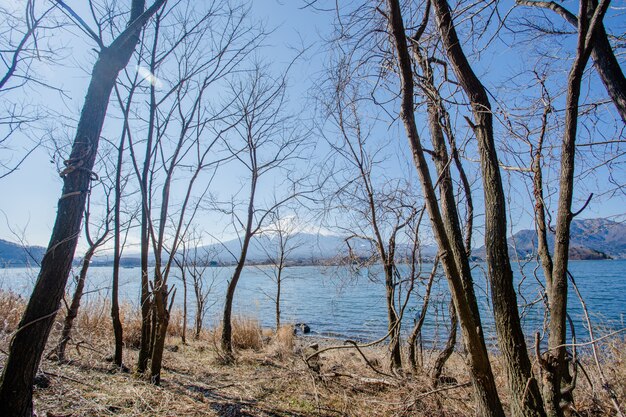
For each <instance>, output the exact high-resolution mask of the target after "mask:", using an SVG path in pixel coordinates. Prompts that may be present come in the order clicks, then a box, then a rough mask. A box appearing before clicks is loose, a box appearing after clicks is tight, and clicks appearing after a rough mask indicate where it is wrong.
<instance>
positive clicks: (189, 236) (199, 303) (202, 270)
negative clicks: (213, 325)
mask: <svg viewBox="0 0 626 417" xmlns="http://www.w3.org/2000/svg"><path fill="white" fill-rule="evenodd" d="M201 244H202V239H201V235H200V233H199V232H197V229H196V228H193V227H192V228H189V229H188V230H187V233H186V234H185V236H184V238H183V239H182V241H181V248H180V251H179V256H176V257H175V258H174V261H175V262H176V265H177V266H178V268H179V270H180V275H181V280H182V281H183V286H184V287H183V288H184V293H185V295H184V296H183V297H184V298H183V299H184V304H183V311H184V313H183V326H184V327H183V343H185V334H186V327H187V301H186V300H187V296H186V294H187V289H186V288H187V283H188V282H189V281H190V283H191V285H192V286H193V295H194V301H195V306H196V308H195V312H194V326H193V338H194V339H195V340H198V339H199V338H200V332H201V331H202V323H203V321H204V318H205V316H206V313H207V310H208V308H209V307H211V305H213V304H214V303H212V304H210V305H209V304H208V303H207V301H208V299H209V295H211V294H212V293H213V286H214V284H215V274H214V273H208V268H209V267H210V266H211V264H212V262H215V261H214V259H215V253H213V251H211V250H210V249H209V247H206V246H201ZM209 275H210V278H209Z"/></svg>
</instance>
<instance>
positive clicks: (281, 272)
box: [276, 257, 283, 333]
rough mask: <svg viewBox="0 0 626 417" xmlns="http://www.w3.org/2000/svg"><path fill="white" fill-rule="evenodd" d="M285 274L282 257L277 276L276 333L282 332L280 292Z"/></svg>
mask: <svg viewBox="0 0 626 417" xmlns="http://www.w3.org/2000/svg"><path fill="white" fill-rule="evenodd" d="M282 274H283V261H282V257H281V261H280V265H279V266H278V275H276V333H278V330H280V290H281V288H280V287H281V284H282V281H281V280H282Z"/></svg>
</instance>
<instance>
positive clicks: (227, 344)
mask: <svg viewBox="0 0 626 417" xmlns="http://www.w3.org/2000/svg"><path fill="white" fill-rule="evenodd" d="M251 201H252V200H251ZM252 207H253V205H252V204H251V205H250V210H249V214H250V215H249V222H248V229H247V231H246V236H245V237H244V240H243V245H242V249H241V255H240V257H239V261H238V262H237V266H236V268H235V271H234V272H233V276H232V278H231V279H230V281H228V288H227V289H226V299H225V300H224V315H223V317H222V338H221V348H222V351H223V353H224V355H225V358H226V360H227V361H230V360H232V359H233V327H232V311H233V300H234V299H235V289H236V288H237V283H238V282H239V278H240V277H241V271H243V267H244V265H245V263H246V255H247V253H248V244H249V243H250V238H251V237H252V236H251V234H250V233H249V230H251V225H252V215H253V209H252Z"/></svg>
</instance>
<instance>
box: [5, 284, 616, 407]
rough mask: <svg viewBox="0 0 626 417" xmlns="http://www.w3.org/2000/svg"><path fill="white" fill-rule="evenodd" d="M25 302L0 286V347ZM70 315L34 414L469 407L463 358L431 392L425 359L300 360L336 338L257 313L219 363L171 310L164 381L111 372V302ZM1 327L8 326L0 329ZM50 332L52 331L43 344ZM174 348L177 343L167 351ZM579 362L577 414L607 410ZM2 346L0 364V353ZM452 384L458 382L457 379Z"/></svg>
mask: <svg viewBox="0 0 626 417" xmlns="http://www.w3.org/2000/svg"><path fill="white" fill-rule="evenodd" d="M23 305H24V300H23V299H19V298H18V297H15V296H14V295H11V294H7V293H0V318H1V319H2V322H3V323H6V324H5V325H4V327H3V328H2V329H4V330H3V331H2V332H1V335H2V337H1V338H0V352H6V350H7V347H8V340H9V338H10V333H7V332H6V331H10V330H11V329H13V330H14V329H15V328H16V326H17V323H18V321H19V316H20V314H21V310H22V308H23ZM83 307H84V310H83V311H82V313H81V314H80V316H79V319H78V320H77V328H76V336H75V339H74V344H70V349H69V350H70V351H71V352H70V351H68V355H69V356H70V357H71V359H72V360H71V361H70V362H69V363H66V364H59V363H57V362H54V361H48V360H45V359H44V360H43V361H42V363H41V368H40V369H41V371H43V372H45V373H46V374H47V375H48V377H49V379H50V386H49V387H47V388H36V389H35V397H34V403H35V408H36V409H37V411H38V415H39V416H46V415H48V416H70V415H71V416H72V417H79V416H120V417H138V416H159V417H160V416H296V417H304V416H324V417H326V416H328V417H330V416H338V415H339V416H356V417H360V416H363V417H365V416H367V417H370V416H409V415H410V416H424V417H425V416H433V417H435V416H442V417H443V416H446V417H450V416H468V415H471V414H472V413H473V401H472V395H473V392H472V388H471V387H470V386H468V385H465V384H464V383H466V382H468V381H469V377H468V375H467V371H466V367H465V365H464V361H463V357H462V356H461V354H459V353H455V354H454V355H453V356H452V358H451V359H450V361H449V363H448V365H447V367H446V370H445V372H444V373H445V375H446V376H448V377H450V378H454V379H455V380H456V381H457V384H455V383H454V380H452V379H451V381H452V382H451V385H447V386H443V387H442V388H443V389H444V390H442V391H437V392H433V388H432V385H431V381H430V379H429V377H428V372H429V371H430V366H431V363H432V358H431V357H429V356H428V355H426V357H425V364H424V369H423V370H422V371H421V372H418V373H417V374H416V375H405V376H397V375H396V376H391V375H381V374H379V373H377V372H375V371H373V370H372V369H370V368H369V367H368V366H366V365H365V362H364V360H363V358H362V357H361V355H360V354H359V353H358V352H356V351H355V350H353V349H341V350H330V351H327V352H324V353H322V354H321V355H320V357H319V359H318V360H316V361H313V362H312V363H311V365H312V366H311V367H309V366H307V363H306V362H305V360H304V358H305V357H306V356H308V355H310V354H311V352H313V351H314V350H313V348H311V347H309V345H310V344H312V343H313V342H316V343H317V344H319V349H323V348H324V347H326V346H328V345H329V344H331V343H336V341H330V340H323V339H310V338H299V337H295V336H294V334H293V329H292V327H291V326H284V327H282V328H280V329H279V331H278V332H274V331H268V330H262V329H261V328H260V327H259V324H258V322H257V321H256V320H253V319H249V318H237V319H236V320H235V321H234V328H233V330H234V339H235V346H236V359H237V360H236V361H235V362H234V363H233V364H231V365H224V364H223V363H222V362H221V361H220V355H219V352H217V351H216V349H215V347H214V346H215V345H216V340H219V339H216V338H217V337H218V336H219V330H214V331H204V332H203V333H202V336H201V338H200V340H197V341H196V340H189V339H190V338H188V344H186V345H183V344H182V343H181V341H180V332H181V331H182V322H181V321H180V318H179V316H177V314H178V313H176V314H172V318H171V324H172V333H171V334H170V335H169V339H168V341H167V343H166V347H168V349H166V351H165V356H164V368H163V374H162V385H161V386H160V387H156V386H153V385H151V384H149V383H148V382H147V381H145V380H144V379H143V378H140V377H138V376H137V375H134V374H132V373H123V372H118V371H117V370H116V369H114V367H113V365H112V364H111V363H110V362H108V361H107V356H109V355H110V353H111V352H112V344H111V342H110V341H111V330H110V324H109V309H108V306H107V305H106V304H103V303H98V302H93V303H86V304H85V305H84V306H83ZM122 316H123V321H124V326H125V327H124V330H125V334H126V336H125V337H126V339H125V340H126V343H127V349H125V351H124V361H125V363H126V364H127V365H129V366H132V364H134V363H135V362H136V359H137V352H136V350H135V349H132V348H130V347H129V346H130V345H132V344H131V343H130V342H132V340H133V338H134V337H136V332H137V331H138V329H139V323H140V320H139V313H138V312H136V311H135V310H133V309H132V308H131V306H124V307H123V309H122ZM5 330H6V331H5ZM57 336H58V334H55V333H53V334H52V336H51V338H50V340H51V343H53V342H56V337H57ZM174 347H176V348H174ZM625 348H626V340H624V339H619V338H612V339H606V340H605V341H603V343H602V345H601V346H600V351H601V355H602V367H603V372H604V374H605V376H606V379H607V380H608V381H609V383H610V385H611V386H612V388H613V391H614V392H615V393H616V395H617V397H618V400H619V401H620V402H622V403H623V402H624V401H626V388H625V386H624V383H623V381H624V380H626V349H625ZM364 354H365V355H366V356H367V358H368V360H369V361H370V362H371V363H372V364H374V366H376V368H377V369H379V370H380V371H382V372H385V373H388V372H389V371H388V370H387V369H385V366H384V364H386V363H387V354H388V353H387V351H386V348H385V347H384V346H379V347H374V348H368V349H365V350H364ZM581 354H582V356H581V361H582V363H583V367H584V369H585V371H586V373H587V374H588V375H589V380H587V378H586V377H585V376H584V375H583V373H582V372H581V374H580V375H579V382H578V387H577V389H576V391H575V397H576V407H577V409H578V412H579V413H580V415H582V416H605V415H606V416H610V415H615V412H614V410H613V408H612V406H611V404H610V401H609V399H608V394H607V392H606V391H605V390H604V389H603V388H602V384H601V382H600V379H599V373H598V371H597V368H596V366H595V365H594V363H593V361H592V358H591V356H590V355H589V351H588V350H582V351H581ZM4 355H5V354H4V353H0V364H1V363H3V362H4V360H5V356H4ZM493 363H494V371H495V373H496V375H497V379H498V386H499V387H502V388H501V394H502V397H503V401H504V403H505V404H506V403H507V392H506V389H505V388H503V387H505V386H506V383H505V379H504V376H503V372H502V367H501V364H500V363H499V358H498V357H495V358H493ZM459 385H460V386H459Z"/></svg>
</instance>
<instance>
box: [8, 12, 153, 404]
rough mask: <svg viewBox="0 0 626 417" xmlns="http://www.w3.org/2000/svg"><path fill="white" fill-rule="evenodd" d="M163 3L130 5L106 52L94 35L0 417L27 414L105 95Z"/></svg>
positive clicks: (74, 236)
mask: <svg viewBox="0 0 626 417" xmlns="http://www.w3.org/2000/svg"><path fill="white" fill-rule="evenodd" d="M164 2H165V0H157V1H156V2H155V3H154V4H152V6H150V7H149V8H148V9H147V10H146V11H144V1H143V0H133V1H132V3H131V13H130V19H129V24H128V26H127V27H126V28H125V29H124V30H123V31H122V32H121V33H120V34H119V35H117V36H116V37H115V39H114V40H113V41H112V42H111V44H110V45H109V46H108V47H104V44H103V40H102V39H101V38H100V37H98V36H97V35H95V34H94V36H95V37H94V40H95V41H96V43H97V44H98V46H99V47H100V49H99V51H98V60H97V62H96V63H95V64H94V67H93V70H92V77H91V81H90V84H89V88H88V91H87V96H86V98H85V104H84V106H83V109H82V111H81V116H80V119H79V122H78V127H77V129H76V137H75V140H74V144H73V146H72V152H71V154H70V156H69V158H68V159H67V161H66V168H65V169H64V170H63V171H62V172H61V176H62V177H63V182H64V185H63V191H62V194H61V198H60V199H59V203H58V211H57V218H56V221H55V225H54V228H53V231H52V236H51V238H50V243H49V245H48V250H47V251H46V254H45V255H44V258H43V261H42V263H41V271H40V273H39V277H38V279H37V283H36V285H35V289H34V290H33V294H32V295H31V298H30V300H29V303H28V306H27V307H26V310H25V311H24V315H23V317H22V320H21V322H20V325H19V330H18V331H17V332H16V334H15V336H14V339H13V343H12V344H11V347H10V350H9V355H8V358H7V361H6V365H5V367H4V370H3V376H2V385H1V386H0V414H4V415H10V416H30V415H31V414H32V390H33V388H32V381H33V378H34V377H35V372H36V371H37V368H38V366H39V362H40V360H41V355H42V353H43V349H44V347H45V344H46V341H47V339H48V335H49V333H50V329H51V328H52V324H53V322H54V317H55V316H56V313H57V312H58V310H59V303H60V300H61V298H62V296H63V292H64V290H65V284H66V282H67V278H68V275H69V272H70V268H71V264H72V259H73V256H74V251H75V249H76V243H77V240H78V235H79V231H80V225H81V223H82V218H83V211H84V208H85V201H86V198H87V193H88V191H89V188H90V183H91V180H92V178H93V172H92V169H93V165H94V161H95V158H96V153H97V150H98V143H99V140H100V132H101V130H102V126H103V124H104V119H105V116H106V112H107V107H108V103H109V97H110V94H111V90H112V89H113V86H114V85H115V80H116V78H117V76H118V73H119V72H120V70H121V69H123V68H124V67H125V66H126V64H127V63H128V61H129V60H130V57H131V55H132V53H133V51H134V49H135V46H136V44H137V41H138V39H139V32H140V31H141V29H142V28H143V26H144V25H145V24H146V22H147V21H148V20H149V19H150V18H151V17H152V15H153V14H154V13H155V12H156V11H157V10H158V9H159V8H160V7H161V6H162V5H163V3H164ZM92 32H93V31H92Z"/></svg>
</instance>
